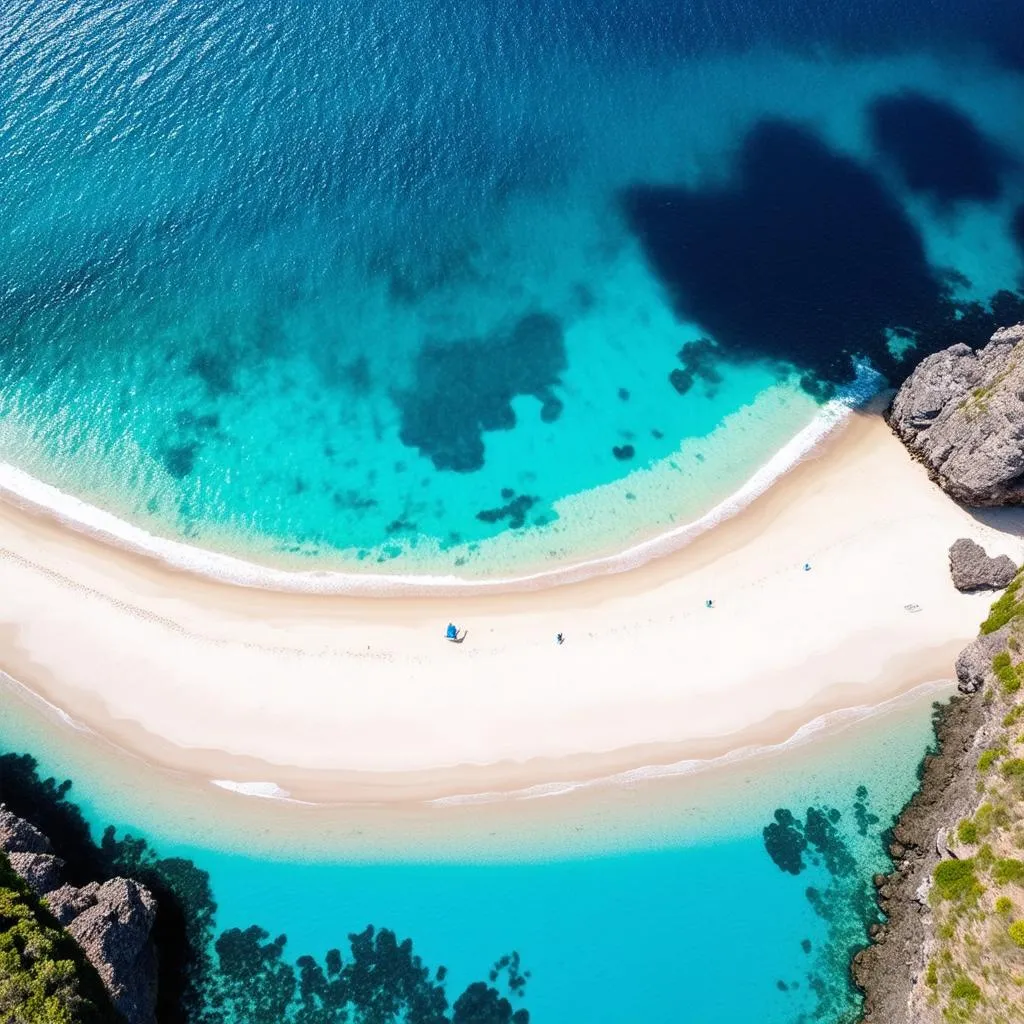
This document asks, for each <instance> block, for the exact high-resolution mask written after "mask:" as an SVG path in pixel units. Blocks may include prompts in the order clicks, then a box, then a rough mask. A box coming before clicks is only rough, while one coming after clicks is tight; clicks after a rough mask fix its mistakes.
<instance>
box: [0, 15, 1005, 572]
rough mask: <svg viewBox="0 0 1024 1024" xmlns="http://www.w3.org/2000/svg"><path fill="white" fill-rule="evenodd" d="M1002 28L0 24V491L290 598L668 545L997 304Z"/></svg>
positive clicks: (976, 327) (7, 19) (168, 19)
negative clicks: (135, 532)
mask: <svg viewBox="0 0 1024 1024" xmlns="http://www.w3.org/2000/svg"><path fill="white" fill-rule="evenodd" d="M1020 13H1021V12H1020V6H1019V3H1018V2H1016V0H908V2H907V3H901V4H899V5H894V4H892V3H891V2H888V0H859V2H857V3H854V4H850V3H839V2H836V0H827V2H824V3H822V2H817V0H798V2H796V3H778V2H763V0H758V2H754V0H715V2H713V3H709V4H692V3H684V2H672V3H667V2H664V0H636V2H632V3H625V4H624V3H617V2H616V3H613V2H611V0H596V2H595V0H545V2H534V0H527V2H521V3H514V4H508V3H497V2H494V0H465V2H460V3H453V2H449V0H421V2H417V3H404V2H398V0H351V2H344V3H342V2H340V0H309V2H302V3H294V2H291V3H289V2H283V3H282V2H279V0H274V2H272V3H271V2H261V0H246V2H242V0H195V2H190V3H175V2H170V0H119V2H112V0H84V2H81V3H76V4H72V5H68V4H67V3H65V2H63V0H9V2H8V3H5V4H4V5H3V9H2V11H0V75H2V78H3V81H4V82H5V83H6V85H5V89H4V95H3V97H2V98H0V186H2V195H3V202H2V204H0V459H3V460H6V461H8V462H10V463H12V464H14V465H16V466H18V467H20V468H22V469H26V470H28V471H29V472H31V473H33V474H35V475H36V476H38V477H41V478H43V479H44V480H47V481H49V482H51V483H55V484H57V485H58V486H59V487H61V488H62V489H64V490H66V491H68V492H70V493H72V494H75V495H78V496H80V497H83V498H85V499H87V500H88V501H90V502H92V503H94V504H97V505H100V506H102V507H104V508H107V509H109V510H111V511H113V512H115V513H117V514H119V515H121V516H123V517H124V518H127V519H129V520H132V521H134V522H136V523H138V524H141V525H143V526H145V527H146V528H147V529H149V530H150V531H152V532H154V533H155V534H158V535H163V536H166V537H177V538H182V537H183V538H186V539H193V540H194V541H195V542H197V543H199V544H201V545H204V546H207V547H212V548H217V549H222V550H229V551H233V552H240V553H243V554H250V555H253V556H256V557H259V558H263V559H275V560H278V561H283V562H285V563H287V564H301V565H306V566H309V565H311V564H312V565H315V566H318V567H324V566H340V567H352V566H354V565H358V566H362V567H364V568H367V569H373V570H374V571H400V572H409V571H430V572H434V571H462V572H464V573H466V574H471V573H482V572H488V571H493V570H494V569H496V568H501V569H503V570H507V569H508V568H509V567H510V566H515V565H518V564H525V563H526V562H530V563H533V564H543V563H545V562H550V561H552V560H554V561H561V560H565V559H567V558H571V557H576V556H579V555H581V554H586V553H588V552H590V551H593V550H597V549H608V548H609V547H615V546H622V545H624V544H626V543H628V542H629V541H630V540H633V539H636V538H637V537H639V536H642V535H645V534H649V533H651V532H652V531H656V530H658V529H662V528H666V527H669V526H671V525H672V524H674V523H679V522H686V521H689V520H691V519H693V518H694V517H695V516H697V515H699V514H700V513H702V512H704V511H706V510H707V509H708V508H709V507H711V506H712V505H714V504H715V503H716V502H718V501H720V500H721V499H722V498H724V497H725V496H727V495H728V494H729V493H731V492H732V491H733V490H734V489H735V488H736V487H737V485H738V484H739V483H740V482H741V481H742V480H744V479H745V478H746V477H748V476H749V475H750V474H751V473H752V472H753V471H754V470H755V469H756V468H757V467H758V466H759V465H761V464H763V463H764V462H765V461H766V460H767V459H768V458H769V457H770V456H771V455H772V453H773V452H774V451H775V450H777V449H778V448H779V447H780V446H781V445H782V444H783V443H784V442H785V441H786V440H787V439H788V438H790V437H791V436H792V435H794V434H795V433H796V432H797V431H798V430H799V429H800V428H801V427H803V426H805V425H806V424H807V423H808V422H809V421H810V420H811V419H812V418H813V417H814V416H815V414H816V412H817V409H818V402H819V401H820V399H821V398H822V397H823V396H824V395H825V394H826V393H827V392H828V391H829V388H830V387H831V386H832V385H835V384H837V383H840V384H841V383H844V382H846V381H848V380H849V379H850V377H851V376H852V369H851V356H856V357H860V358H867V359H870V360H871V362H872V363H873V364H874V365H875V367H876V368H877V369H879V370H881V371H883V372H885V373H887V374H888V375H889V376H890V377H891V378H897V377H898V376H899V375H900V373H901V372H902V368H901V366H900V364H899V362H898V361H897V360H896V359H894V357H893V353H894V352H895V353H900V352H903V351H905V350H906V349H907V347H908V346H911V345H914V344H916V345H917V351H920V350H922V349H926V348H929V347H934V346H936V345H938V344H945V343H948V342H949V341H950V340H952V339H953V338H959V337H966V338H968V340H978V339H980V338H982V337H984V336H986V335H987V334H988V333H990V330H991V326H992V320H993V314H992V313H991V312H989V311H988V309H987V306H986V305H984V304H987V303H990V302H991V301H992V300H993V297H994V296H996V294H997V293H998V292H999V291H1000V290H1001V289H1006V290H1010V291H1011V292H1013V290H1015V289H1018V288H1019V287H1020V285H1021V278H1022V254H1021V248H1020V247H1021V244H1022V237H1021V236H1022V234H1024V214H1022V213H1021V207H1022V204H1024V173H1022V169H1024V122H1022V117H1024V115H1022V110H1024V84H1022V76H1021V68H1022V65H1024V39H1022V28H1021V24H1022V22H1024V18H1021V17H1020ZM1014 296H1016V297H1014ZM970 302H977V303H982V304H983V305H981V306H977V305H976V306H971V305H969V303H970ZM1019 304H1020V296H1019V293H1016V292H1014V293H1013V294H1006V295H1003V296H1001V298H1000V299H998V300H997V302H996V307H997V314H996V318H997V319H1001V320H1004V321H1005V320H1007V319H1009V318H1010V317H1012V316H1014V315H1018V313H1017V312H1015V311H1017V310H1018V307H1019Z"/></svg>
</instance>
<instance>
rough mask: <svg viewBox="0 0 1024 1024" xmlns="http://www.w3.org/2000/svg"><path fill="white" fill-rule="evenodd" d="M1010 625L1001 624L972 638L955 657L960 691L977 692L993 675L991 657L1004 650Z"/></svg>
mask: <svg viewBox="0 0 1024 1024" xmlns="http://www.w3.org/2000/svg"><path fill="white" fill-rule="evenodd" d="M1009 637H1010V627H1009V626H1003V628H1002V629H997V630H996V631H995V632H994V633H987V634H983V635H982V636H979V637H978V639H977V640H972V641H971V643H969V644H968V645H967V646H966V647H965V648H964V649H963V650H962V651H961V652H960V654H959V656H958V657H957V659H956V678H957V682H958V687H957V688H958V689H959V690H960V692H961V693H977V692H978V691H979V690H981V689H983V688H984V686H985V684H986V683H987V682H988V680H989V678H990V677H991V676H992V675H993V671H992V659H993V658H994V657H995V656H996V655H997V654H999V653H1000V652H1001V651H1005V650H1006V643H1007V640H1008V639H1009Z"/></svg>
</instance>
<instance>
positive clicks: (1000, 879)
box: [992, 857, 1024, 885]
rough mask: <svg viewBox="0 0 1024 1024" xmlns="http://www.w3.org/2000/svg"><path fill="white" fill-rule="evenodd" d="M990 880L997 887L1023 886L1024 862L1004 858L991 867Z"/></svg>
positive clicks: (1012, 858)
mask: <svg viewBox="0 0 1024 1024" xmlns="http://www.w3.org/2000/svg"><path fill="white" fill-rule="evenodd" d="M992 878H993V879H994V880H995V882H996V884H997V885H1009V884H1010V883H1011V882H1013V883H1014V884H1016V885H1024V860H1017V859H1016V858H1014V857H1005V858H1001V859H1000V860H997V861H996V862H995V864H993V865H992Z"/></svg>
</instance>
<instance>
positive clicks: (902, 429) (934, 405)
mask: <svg viewBox="0 0 1024 1024" xmlns="http://www.w3.org/2000/svg"><path fill="white" fill-rule="evenodd" d="M1021 341H1024V324H1017V325H1016V326H1015V327H1006V328H1004V329H1002V330H999V331H996V333H995V334H993V335H992V339H991V341H990V342H989V343H988V344H987V345H986V346H985V347H984V348H983V349H980V350H978V351H975V350H974V349H972V348H971V347H970V346H969V345H963V344H961V345H953V346H952V347H951V348H947V349H943V350H942V351H941V352H936V353H935V354H934V355H930V356H928V357H927V358H926V359H924V360H923V361H922V362H921V363H920V364H919V365H918V367H917V368H916V369H915V370H914V372H913V373H912V374H911V375H910V377H909V378H908V379H907V381H906V382H905V383H904V384H903V386H902V387H901V388H900V390H899V393H898V394H897V395H896V397H895V399H894V400H893V403H892V408H891V410H890V412H889V423H890V425H891V426H892V428H893V430H894V431H895V432H896V434H897V436H898V437H899V438H900V439H901V440H902V441H903V443H904V444H905V445H906V446H907V448H908V450H909V451H910V453H911V454H912V455H913V456H914V457H915V458H917V459H919V460H920V461H921V462H923V463H924V465H925V466H927V467H928V472H929V473H930V474H931V476H932V478H933V479H934V480H935V481H936V483H938V485H939V486H940V487H941V488H942V489H943V490H944V491H946V492H947V493H948V494H949V495H950V496H951V497H953V498H955V499H956V500H957V501H962V502H964V504H967V505H972V506H977V507H981V506H987V505H1011V504H1012V505H1019V504H1022V503H1024V401H1022V400H1021V395H1022V394H1024V346H1022V345H1021Z"/></svg>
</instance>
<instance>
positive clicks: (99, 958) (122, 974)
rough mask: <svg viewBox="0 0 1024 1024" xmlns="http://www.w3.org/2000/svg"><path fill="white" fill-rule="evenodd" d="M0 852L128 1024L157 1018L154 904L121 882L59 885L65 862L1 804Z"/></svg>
mask: <svg viewBox="0 0 1024 1024" xmlns="http://www.w3.org/2000/svg"><path fill="white" fill-rule="evenodd" d="M0 851H3V852H4V853H6V854H7V857H8V860H9V861H10V864H11V867H12V868H13V869H14V870H15V871H16V872H17V873H18V874H19V875H20V876H21V877H22V878H23V879H24V880H25V882H26V883H27V884H28V885H29V887H30V888H31V889H32V890H33V891H34V892H35V893H36V895H38V896H42V897H43V899H44V902H45V903H46V904H47V906H48V907H49V909H50V911H51V913H52V914H53V916H54V917H55V918H56V919H57V920H58V921H59V922H60V924H61V925H63V926H64V927H65V928H66V929H67V931H68V933H69V934H70V935H71V936H72V937H73V938H74V939H75V941H76V942H77V943H78V945H79V946H80V947H81V949H82V951H83V952H84V953H85V955H86V957H87V958H88V959H89V961H90V962H91V963H92V965H93V966H94V967H95V968H96V971H97V973H98V974H99V976H100V978H101V979H102V981H103V984H104V987H105V988H106V990H107V992H108V993H109V994H110V998H111V1002H112V1003H113V1004H114V1006H115V1008H116V1009H117V1011H118V1012H119V1013H120V1014H121V1016H122V1017H123V1019H124V1020H126V1021H127V1022H128V1024H154V1022H155V1020H156V979H157V959H156V948H155V946H154V944H153V940H152V938H151V934H150V933H151V931H152V928H153V922H154V921H155V919H156V900H155V899H154V898H153V896H152V894H151V893H150V892H149V890H148V889H146V888H145V887H144V886H141V885H139V883H138V882H134V881H131V880H130V879H125V878H113V879H111V880H110V881H108V882H104V883H103V884H102V885H100V884H99V883H97V882H92V883H90V884H89V885H87V886H83V887H82V888H76V887H75V886H72V885H66V884H62V883H63V878H64V862H63V861H62V860H61V859H60V858H59V857H55V856H54V855H53V851H52V848H51V846H50V841H49V840H48V839H47V838H46V836H44V835H43V834H42V832H40V831H39V830H38V829H37V828H35V827H34V826H33V825H31V824H29V823H28V822H27V821H24V820H23V819H22V818H19V817H18V816H17V815H15V814H12V813H11V812H10V811H8V810H7V809H6V808H5V807H4V806H3V805H2V804H0Z"/></svg>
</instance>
